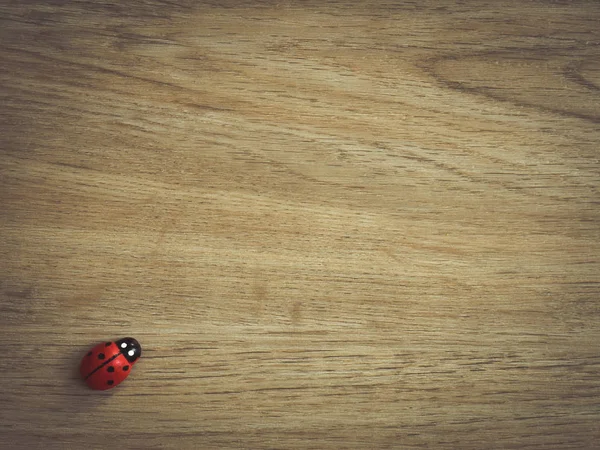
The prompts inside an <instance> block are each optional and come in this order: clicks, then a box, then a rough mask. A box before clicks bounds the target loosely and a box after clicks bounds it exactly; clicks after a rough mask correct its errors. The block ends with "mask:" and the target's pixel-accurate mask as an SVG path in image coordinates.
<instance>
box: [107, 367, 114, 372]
mask: <svg viewBox="0 0 600 450" xmlns="http://www.w3.org/2000/svg"><path fill="white" fill-rule="evenodd" d="M107 370H108V371H109V372H111V373H112V372H114V371H115V368H114V367H113V366H110V367H109V368H108V369H107Z"/></svg>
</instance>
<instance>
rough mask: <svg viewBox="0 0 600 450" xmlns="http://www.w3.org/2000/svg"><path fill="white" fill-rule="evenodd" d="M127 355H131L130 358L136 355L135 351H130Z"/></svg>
mask: <svg viewBox="0 0 600 450" xmlns="http://www.w3.org/2000/svg"><path fill="white" fill-rule="evenodd" d="M127 353H128V354H129V356H133V355H135V350H129V351H128V352H127Z"/></svg>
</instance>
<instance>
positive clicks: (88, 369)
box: [79, 342, 120, 388]
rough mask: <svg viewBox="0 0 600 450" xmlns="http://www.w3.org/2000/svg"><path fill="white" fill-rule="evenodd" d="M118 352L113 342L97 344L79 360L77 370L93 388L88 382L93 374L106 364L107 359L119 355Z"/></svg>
mask: <svg viewBox="0 0 600 450" xmlns="http://www.w3.org/2000/svg"><path fill="white" fill-rule="evenodd" d="M119 353H120V352H119V348H118V347H117V345H116V344H115V343H114V342H106V343H103V344H98V345H96V346H95V347H94V348H92V349H91V350H90V351H89V352H87V354H86V355H85V356H84V357H83V359H82V360H81V365H80V366H79V372H80V373H81V376H82V378H83V379H84V380H86V382H87V383H88V385H90V387H93V388H94V386H92V385H91V384H90V380H91V379H92V378H93V376H94V374H96V373H97V372H99V371H100V370H101V368H102V366H103V365H106V364H108V363H107V361H109V360H111V359H115V358H116V357H117V356H119Z"/></svg>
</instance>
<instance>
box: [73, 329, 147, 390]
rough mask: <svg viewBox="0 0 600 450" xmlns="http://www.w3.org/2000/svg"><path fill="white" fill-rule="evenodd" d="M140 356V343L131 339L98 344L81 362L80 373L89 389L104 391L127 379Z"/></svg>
mask: <svg viewBox="0 0 600 450" xmlns="http://www.w3.org/2000/svg"><path fill="white" fill-rule="evenodd" d="M140 356H142V347H141V346H140V343H139V342H138V341H136V340H135V339H133V338H130V337H126V338H123V339H119V340H118V341H116V342H106V343H102V344H98V345H96V346H95V347H94V348H93V349H91V350H90V351H89V352H87V354H86V355H85V356H84V357H83V359H82V360H81V365H80V366H79V373H81V376H82V378H83V379H84V380H85V382H86V383H87V385H88V386H89V387H91V388H92V389H98V390H101V391H104V390H106V389H110V388H114V387H115V386H117V385H119V384H120V383H121V382H122V381H123V380H124V379H125V378H127V376H128V375H129V372H131V368H132V367H133V365H134V364H135V363H136V361H137V360H138V358H139V357H140Z"/></svg>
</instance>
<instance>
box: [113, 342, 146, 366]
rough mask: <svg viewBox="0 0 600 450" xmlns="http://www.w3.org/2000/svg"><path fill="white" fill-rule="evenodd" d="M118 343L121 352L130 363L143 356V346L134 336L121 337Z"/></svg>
mask: <svg viewBox="0 0 600 450" xmlns="http://www.w3.org/2000/svg"><path fill="white" fill-rule="evenodd" d="M116 344H117V346H118V347H119V350H121V354H123V356H125V358H126V359H127V361H129V362H130V363H134V362H135V361H136V360H137V359H138V358H139V357H140V356H142V346H141V345H140V343H139V342H138V341H136V340H135V339H134V338H130V337H126V338H123V339H119V340H118V341H117V342H116Z"/></svg>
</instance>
